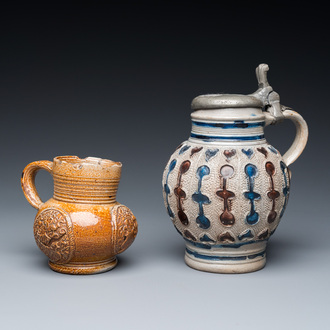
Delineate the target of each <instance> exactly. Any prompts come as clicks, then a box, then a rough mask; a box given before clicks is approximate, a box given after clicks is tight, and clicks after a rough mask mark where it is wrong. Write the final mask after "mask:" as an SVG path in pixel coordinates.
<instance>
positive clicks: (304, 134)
mask: <svg viewBox="0 0 330 330" xmlns="http://www.w3.org/2000/svg"><path fill="white" fill-rule="evenodd" d="M283 108H284V107H283ZM264 114H265V117H266V118H265V119H266V125H267V124H268V125H269V124H271V123H274V117H273V116H272V115H271V114H270V113H267V112H265V113H264ZM282 114H283V116H284V119H290V120H291V121H293V123H294V124H295V126H296V136H295V138H294V141H293V143H292V145H291V147H290V148H289V150H288V151H287V152H286V153H285V154H284V155H283V157H282V158H283V161H284V163H285V164H286V165H287V166H289V165H291V164H292V163H293V162H295V161H296V160H297V159H298V157H299V156H300V155H301V153H302V152H303V151H304V149H305V147H306V144H307V139H308V126H307V123H306V121H305V120H304V118H303V117H302V116H301V115H300V114H299V113H298V112H296V111H293V110H291V109H290V110H289V109H285V108H284V109H283V110H282Z"/></svg>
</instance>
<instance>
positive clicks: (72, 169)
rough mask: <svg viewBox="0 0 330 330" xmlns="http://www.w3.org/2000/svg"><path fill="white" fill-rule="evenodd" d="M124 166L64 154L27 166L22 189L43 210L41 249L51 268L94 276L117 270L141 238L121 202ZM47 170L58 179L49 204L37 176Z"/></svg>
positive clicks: (38, 229)
mask: <svg viewBox="0 0 330 330" xmlns="http://www.w3.org/2000/svg"><path fill="white" fill-rule="evenodd" d="M121 168H122V164H121V163H118V162H113V161H110V160H106V159H100V158H94V157H88V158H85V159H80V158H79V157H77V156H60V157H55V158H54V160H53V161H52V162H51V161H47V160H42V161H37V162H33V163H31V164H29V165H27V166H26V167H25V169H24V171H23V173H22V179H21V183H22V189H23V192H24V194H25V197H26V199H27V200H28V202H29V203H30V204H31V205H32V206H33V207H34V208H36V209H37V210H38V213H37V216H36V218H35V222H34V237H35V240H36V243H37V245H38V246H39V248H40V249H41V251H43V252H44V253H45V254H46V255H47V257H48V258H49V266H50V268H51V269H53V270H55V271H57V272H61V273H68V274H94V273H101V272H105V271H108V270H110V269H112V268H113V267H115V266H116V264H117V259H116V255H117V254H119V253H121V252H123V251H124V250H126V249H127V248H128V247H129V246H130V245H131V244H132V242H133V240H134V238H135V236H136V234H137V222H136V219H135V217H134V215H133V213H132V212H131V211H130V209H129V208H128V207H126V206H124V205H121V204H120V203H118V202H117V201H116V193H117V189H118V184H119V180H120V175H121ZM40 169H44V170H46V171H48V172H49V173H50V174H51V175H52V176H53V180H54V195H53V198H51V199H49V200H48V201H47V202H45V203H43V202H42V201H41V199H40V197H39V196H38V193H37V191H36V187H35V176H36V173H37V172H38V171H39V170H40Z"/></svg>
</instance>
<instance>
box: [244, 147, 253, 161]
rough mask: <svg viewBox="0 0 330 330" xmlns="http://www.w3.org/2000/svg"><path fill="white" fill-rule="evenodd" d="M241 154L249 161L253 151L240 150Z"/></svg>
mask: <svg viewBox="0 0 330 330" xmlns="http://www.w3.org/2000/svg"><path fill="white" fill-rule="evenodd" d="M242 152H243V154H245V155H246V156H247V157H248V158H249V159H250V158H251V157H252V155H253V150H252V149H242Z"/></svg>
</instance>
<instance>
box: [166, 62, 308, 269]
mask: <svg viewBox="0 0 330 330" xmlns="http://www.w3.org/2000/svg"><path fill="white" fill-rule="evenodd" d="M267 71H268V66H267V65H265V64H261V65H260V66H259V67H258V68H257V70H256V72H257V79H258V82H259V89H258V90H257V91H256V92H255V93H253V94H249V95H237V94H208V95H201V96H198V97H197V98H195V99H194V100H193V102H192V108H193V110H194V112H192V114H191V119H192V130H191V135H190V138H189V139H188V140H187V141H184V142H183V143H182V144H180V145H179V147H178V148H177V149H176V150H175V152H174V153H173V154H172V156H171V157H170V160H169V161H168V163H167V165H166V168H165V171H164V174H163V182H162V183H163V195H164V201H165V207H166V209H167V212H168V214H169V216H170V218H171V220H172V222H173V224H174V226H175V228H176V229H177V231H178V232H179V233H180V234H181V235H182V236H183V238H184V240H185V243H186V251H185V261H186V263H187V264H188V265H189V266H190V267H192V268H195V269H198V270H202V271H209V272H217V273H245V272H252V271H256V270H259V269H261V268H263V267H264V265H265V263H266V245H267V242H268V239H269V237H270V236H271V235H272V234H273V233H274V232H275V230H276V228H277V226H278V224H279V222H280V219H281V218H282V216H283V214H284V211H285V208H286V206H287V203H288V198H289V192H290V178H291V173H290V171H289V168H288V166H289V165H290V164H292V163H293V162H294V161H295V160H296V159H297V158H298V157H299V155H300V154H301V152H302V151H303V149H304V148H305V145H306V143H307V136H308V128H307V124H306V122H305V121H304V119H303V118H302V117H301V116H300V115H299V114H298V113H296V112H294V111H292V110H290V109H288V108H286V107H284V106H281V105H280V103H279V96H278V94H277V93H276V92H274V91H273V89H272V88H271V86H269V84H268V81H267V77H266V72H267ZM283 119H290V120H292V121H293V122H294V123H295V125H296V137H295V140H294V142H293V145H292V146H291V147H290V149H289V150H288V151H287V152H286V153H285V154H284V155H283V156H282V155H281V154H280V152H279V151H278V150H277V149H276V148H275V147H273V146H272V145H270V144H269V143H268V142H267V141H266V139H265V136H264V127H266V126H268V125H270V124H275V123H277V122H280V121H281V120H283Z"/></svg>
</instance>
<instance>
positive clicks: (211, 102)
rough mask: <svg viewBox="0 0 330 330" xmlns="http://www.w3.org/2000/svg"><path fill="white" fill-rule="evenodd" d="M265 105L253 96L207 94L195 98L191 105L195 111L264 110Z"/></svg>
mask: <svg viewBox="0 0 330 330" xmlns="http://www.w3.org/2000/svg"><path fill="white" fill-rule="evenodd" d="M262 107H263V103H262V101H261V100H259V99H257V98H256V97H254V96H252V95H240V94H206V95H199V96H197V97H195V98H194V99H193V101H192V103H191V108H192V109H193V110H207V109H223V108H262Z"/></svg>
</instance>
